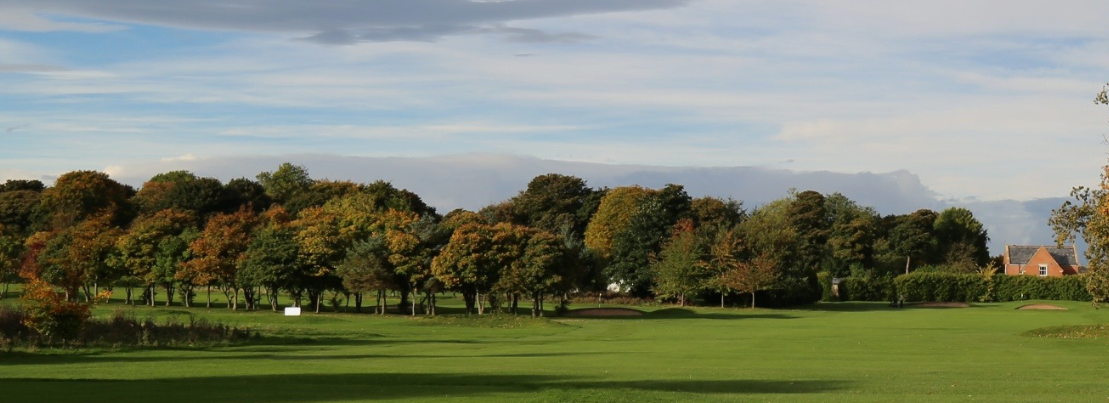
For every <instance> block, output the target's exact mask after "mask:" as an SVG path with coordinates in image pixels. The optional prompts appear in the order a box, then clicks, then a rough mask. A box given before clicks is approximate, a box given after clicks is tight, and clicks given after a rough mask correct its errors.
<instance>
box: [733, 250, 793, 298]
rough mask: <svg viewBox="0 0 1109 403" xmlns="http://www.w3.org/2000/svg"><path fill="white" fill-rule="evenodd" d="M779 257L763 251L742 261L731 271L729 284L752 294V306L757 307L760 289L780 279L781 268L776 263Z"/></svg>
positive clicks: (740, 290)
mask: <svg viewBox="0 0 1109 403" xmlns="http://www.w3.org/2000/svg"><path fill="white" fill-rule="evenodd" d="M776 261H777V259H775V258H773V257H771V256H770V254H769V253H763V254H761V255H758V256H755V257H754V258H752V259H750V260H747V261H742V262H740V263H739V266H738V267H737V268H736V270H733V271H731V272H730V273H729V276H728V285H729V286H730V287H731V288H732V289H735V290H736V291H739V292H742V293H750V294H751V308H755V307H756V305H755V300H756V295H757V294H758V292H759V290H763V289H765V288H766V287H767V286H768V285H771V284H774V283H776V282H777V281H778V278H779V276H780V275H781V270H780V268H779V267H778V265H777V263H776Z"/></svg>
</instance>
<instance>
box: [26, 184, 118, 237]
mask: <svg viewBox="0 0 1109 403" xmlns="http://www.w3.org/2000/svg"><path fill="white" fill-rule="evenodd" d="M133 193H134V190H133V189H131V188H130V187H128V186H125V185H122V184H120V183H119V182H116V181H114V180H112V179H111V178H109V177H108V174H106V173H103V172H96V171H73V172H68V173H65V174H62V176H60V177H58V180H57V181H55V182H54V186H53V187H51V188H49V189H46V190H44V191H43V192H42V198H41V200H40V203H39V205H38V208H39V211H38V212H37V216H38V217H39V218H40V220H41V222H42V223H43V227H44V228H51V229H64V228H66V227H70V226H73V225H75V224H76V223H78V222H80V221H81V220H84V219H86V218H89V217H92V216H106V217H108V218H109V219H110V221H111V223H112V224H113V225H115V226H119V227H122V226H125V225H126V224H127V223H129V222H130V220H131V219H132V218H133V217H134V214H133V209H132V207H131V203H130V198H131V196H132V194H133Z"/></svg>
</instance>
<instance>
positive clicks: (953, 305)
mask: <svg viewBox="0 0 1109 403" xmlns="http://www.w3.org/2000/svg"><path fill="white" fill-rule="evenodd" d="M912 306H919V307H924V308H969V307H970V304H968V303H966V302H920V303H916V304H913V305H912Z"/></svg>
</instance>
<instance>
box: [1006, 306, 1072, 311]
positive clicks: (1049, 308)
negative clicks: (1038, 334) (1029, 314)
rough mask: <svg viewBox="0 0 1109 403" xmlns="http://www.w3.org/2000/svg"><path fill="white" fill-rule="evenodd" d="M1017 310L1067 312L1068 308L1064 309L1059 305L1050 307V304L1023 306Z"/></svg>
mask: <svg viewBox="0 0 1109 403" xmlns="http://www.w3.org/2000/svg"><path fill="white" fill-rule="evenodd" d="M1017 309H1038V310H1045V311H1065V310H1067V308H1063V307H1061V306H1057V305H1049V304H1029V305H1022V306H1020V307H1017Z"/></svg>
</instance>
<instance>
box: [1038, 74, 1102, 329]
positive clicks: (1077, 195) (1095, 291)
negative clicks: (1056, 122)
mask: <svg viewBox="0 0 1109 403" xmlns="http://www.w3.org/2000/svg"><path fill="white" fill-rule="evenodd" d="M1107 92H1109V85H1106V86H1105V87H1102V89H1101V92H1099V93H1098V94H1097V96H1096V97H1095V98H1094V103H1095V104H1100V105H1109V95H1107ZM1071 197H1073V198H1074V201H1073V202H1072V201H1070V200H1068V201H1066V202H1064V203H1063V205H1062V206H1061V207H1059V208H1058V209H1056V210H1052V211H1051V219H1050V220H1049V221H1048V223H1049V224H1050V225H1051V227H1052V229H1054V230H1055V241H1056V243H1057V244H1058V246H1060V247H1061V246H1063V244H1064V243H1067V242H1071V243H1073V242H1074V241H1075V240H1076V237H1082V240H1084V241H1086V261H1087V264H1088V269H1089V274H1088V275H1087V284H1086V288H1087V290H1088V291H1089V292H1090V295H1092V296H1093V304H1094V306H1095V307H1097V306H1098V304H1100V303H1102V302H1109V165H1106V166H1105V167H1104V168H1103V169H1102V172H1101V184H1100V185H1099V186H1098V187H1097V188H1096V189H1094V188H1086V187H1082V186H1079V187H1076V188H1074V189H1073V190H1072V191H1071Z"/></svg>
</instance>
